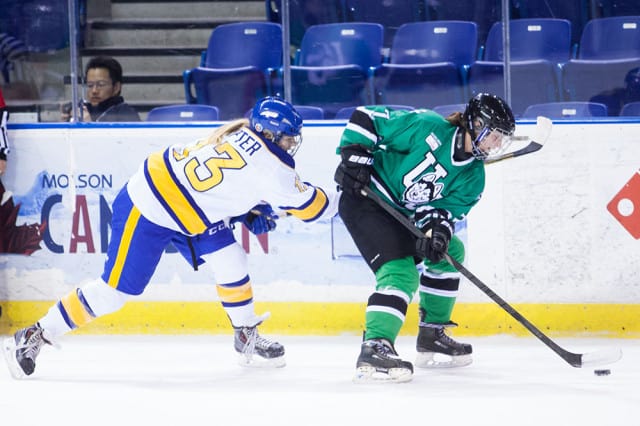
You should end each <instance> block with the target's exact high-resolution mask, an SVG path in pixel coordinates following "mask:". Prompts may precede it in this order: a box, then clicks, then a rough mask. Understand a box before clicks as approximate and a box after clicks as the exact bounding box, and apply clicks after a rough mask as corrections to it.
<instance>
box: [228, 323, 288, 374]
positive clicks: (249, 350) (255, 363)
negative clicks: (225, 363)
mask: <svg viewBox="0 0 640 426" xmlns="http://www.w3.org/2000/svg"><path fill="white" fill-rule="evenodd" d="M257 327H258V325H257V324H256V325H254V326H252V327H234V330H235V333H234V348H235V350H236V352H238V353H239V354H240V360H239V362H240V365H242V366H246V367H284V366H285V364H286V361H285V358H284V346H282V345H281V344H280V343H278V342H274V341H271V340H269V339H267V338H264V337H262V336H260V335H259V334H258V328H257Z"/></svg>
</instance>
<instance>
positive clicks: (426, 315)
mask: <svg viewBox="0 0 640 426" xmlns="http://www.w3.org/2000/svg"><path fill="white" fill-rule="evenodd" d="M514 130H515V120H514V117H513V113H512V112H511V108H510V107H509V106H508V105H507V103H506V102H504V101H503V100H502V99H500V98H499V97H497V96H494V95H490V94H486V93H481V94H478V95H476V96H474V97H473V98H472V99H471V100H470V101H469V103H468V104H467V106H466V109H465V111H464V112H458V113H454V114H451V115H450V116H448V117H447V118H444V117H442V116H440V115H439V114H437V113H435V112H433V111H430V110H414V111H397V110H392V109H388V108H385V107H382V106H373V107H359V108H357V109H356V110H355V111H354V113H353V115H352V116H351V118H350V119H349V122H348V123H347V126H346V128H345V130H344V132H343V134H342V138H341V141H340V146H339V147H338V149H337V152H338V154H340V156H341V159H342V161H341V163H340V165H339V166H338V168H337V170H336V173H335V180H336V182H337V183H338V184H339V186H340V187H341V189H342V193H341V197H340V203H339V212H340V216H341V217H342V220H343V221H344V223H345V225H346V227H347V229H348V231H349V233H350V234H351V236H352V238H353V240H354V242H355V244H356V246H357V247H358V250H359V251H360V253H361V254H362V256H363V257H364V259H365V261H366V262H367V264H368V265H369V267H370V268H371V270H372V271H373V272H374V274H375V277H376V289H375V291H374V292H373V293H372V294H371V296H370V297H369V300H368V303H367V309H366V314H365V318H366V329H365V333H364V341H363V343H362V346H361V351H360V356H359V357H358V360H357V364H356V375H355V377H354V380H355V381H356V382H360V381H370V380H388V381H408V380H411V377H412V375H413V365H412V363H411V362H409V361H404V360H402V359H401V358H400V357H399V356H398V353H397V352H396V350H395V348H394V343H395V340H396V337H397V336H398V333H399V332H400V328H401V327H402V325H403V324H404V321H405V316H406V313H407V307H408V305H409V303H410V302H411V300H412V299H413V297H414V294H415V292H416V290H418V291H419V305H420V324H419V331H418V338H417V343H416V349H417V352H418V357H417V359H416V365H417V366H419V367H443V366H444V367H447V366H461V365H467V364H469V363H471V352H472V348H471V345H469V344H465V343H459V342H457V341H455V340H453V339H452V338H451V337H449V336H448V335H447V334H445V332H444V330H445V328H447V327H450V326H454V325H456V324H455V323H453V322H451V313H452V310H453V306H454V304H455V300H456V296H457V292H458V286H459V283H460V275H459V273H458V272H457V271H456V270H455V268H453V266H451V265H450V264H449V263H448V262H447V261H446V260H445V259H444V253H445V252H447V253H448V254H449V255H450V256H452V257H453V258H455V259H456V260H458V261H459V262H462V261H463V260H464V254H465V253H464V251H465V250H464V243H463V242H462V240H460V239H459V238H458V237H456V236H455V235H454V230H455V224H456V222H458V221H461V220H463V219H464V218H465V216H466V215H467V214H468V212H469V211H470V210H471V208H472V207H473V206H474V205H475V204H476V203H477V202H478V200H479V199H480V197H481V195H482V192H483V190H484V185H485V171H484V160H487V159H491V158H492V157H495V156H497V155H499V154H500V153H501V152H504V150H505V149H506V147H507V146H508V145H509V143H510V141H511V136H512V135H513V132H514ZM364 186H368V187H369V188H371V189H372V190H373V191H374V192H376V193H377V194H378V195H380V196H381V197H382V198H383V199H384V200H385V201H386V202H387V203H389V204H390V205H392V206H393V207H394V208H395V209H397V210H398V211H400V212H402V213H403V214H405V215H406V216H407V217H409V218H411V219H412V220H413V221H414V223H415V224H416V226H417V227H418V228H420V229H421V230H422V231H423V232H424V234H425V237H424V238H421V239H416V238H415V237H414V236H413V234H412V233H410V232H409V231H408V230H407V229H406V228H404V227H403V226H402V225H401V224H399V223H398V222H397V221H396V220H395V219H394V218H393V217H391V216H390V215H389V214H387V213H386V212H385V211H384V210H383V209H382V208H381V207H380V206H379V205H377V204H376V203H375V202H374V201H372V200H370V199H368V198H367V197H365V196H363V195H362V193H361V190H362V188H363V187H364ZM423 259H424V263H422V264H419V263H421V261H422V260H423ZM417 263H418V264H419V265H418V267H416V264H417Z"/></svg>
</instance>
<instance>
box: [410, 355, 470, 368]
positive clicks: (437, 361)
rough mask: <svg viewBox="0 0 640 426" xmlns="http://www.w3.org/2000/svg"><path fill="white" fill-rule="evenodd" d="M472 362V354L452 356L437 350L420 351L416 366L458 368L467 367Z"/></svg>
mask: <svg viewBox="0 0 640 426" xmlns="http://www.w3.org/2000/svg"><path fill="white" fill-rule="evenodd" d="M472 362H473V358H472V357H471V354H468V355H457V356H451V355H445V354H440V353H436V352H418V355H417V356H416V362H415V366H416V367H420V368H458V367H465V366H467V365H469V364H471V363H472Z"/></svg>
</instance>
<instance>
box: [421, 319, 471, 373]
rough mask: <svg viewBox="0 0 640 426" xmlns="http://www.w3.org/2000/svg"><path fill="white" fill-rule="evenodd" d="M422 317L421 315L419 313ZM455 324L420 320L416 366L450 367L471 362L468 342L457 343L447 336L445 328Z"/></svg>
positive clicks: (461, 365) (462, 365)
mask: <svg viewBox="0 0 640 426" xmlns="http://www.w3.org/2000/svg"><path fill="white" fill-rule="evenodd" d="M421 317H423V315H421ZM456 325H457V324H456V323H454V322H451V321H450V322H448V323H446V324H435V323H424V322H422V321H420V328H419V332H418V341H417V343H416V350H417V351H418V355H417V357H416V367H420V368H451V367H464V366H465V365H469V364H471V362H472V361H473V359H472V357H471V353H472V351H473V350H472V347H471V345H470V344H468V343H459V342H456V341H455V340H453V339H452V338H451V337H449V336H447V334H446V333H445V328H447V327H455V326H456Z"/></svg>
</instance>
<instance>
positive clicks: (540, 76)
mask: <svg viewBox="0 0 640 426" xmlns="http://www.w3.org/2000/svg"><path fill="white" fill-rule="evenodd" d="M510 70H511V109H512V110H513V113H514V115H515V116H516V117H518V116H520V115H521V114H522V113H523V112H524V110H525V108H526V107H527V106H529V105H532V104H538V103H547V102H557V101H559V100H560V97H559V84H558V76H557V71H556V65H555V64H554V63H553V62H549V61H545V60H535V61H514V62H512V63H511V68H510ZM468 86H469V91H470V95H471V96H473V95H476V94H477V93H480V92H489V93H494V94H496V95H498V96H501V97H504V96H505V95H504V66H503V63H502V62H488V61H476V62H474V63H473V64H471V66H470V67H469V73H468Z"/></svg>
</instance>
